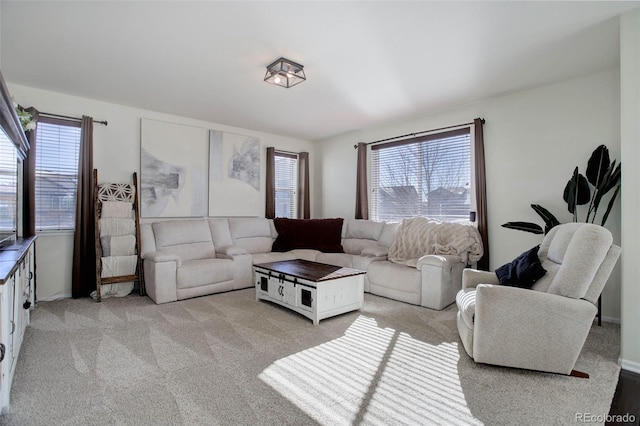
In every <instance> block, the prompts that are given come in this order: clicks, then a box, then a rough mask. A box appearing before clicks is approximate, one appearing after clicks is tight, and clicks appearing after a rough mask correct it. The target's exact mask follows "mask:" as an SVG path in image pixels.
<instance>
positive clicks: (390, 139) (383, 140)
mask: <svg viewBox="0 0 640 426" xmlns="http://www.w3.org/2000/svg"><path fill="white" fill-rule="evenodd" d="M481 121H482V124H484V122H485V120H484V118H482V119H481ZM471 124H473V121H472V122H471V123H462V124H456V125H455V126H446V127H440V128H438V129H431V130H423V131H421V132H415V133H407V134H406V135H402V136H394V137H392V138H386V139H380V140H377V141H373V142H367V143H365V145H367V146H369V145H373V144H376V143H381V142H388V141H393V140H396V139H403V138H406V137H409V136H413V137H416V136H418V135H422V134H424V133H431V132H437V131H439V130H447V129H453V128H455V127H461V126H470V125H471ZM357 148H358V144H355V145H354V146H353V149H357Z"/></svg>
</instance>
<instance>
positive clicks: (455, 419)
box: [259, 315, 482, 425]
mask: <svg viewBox="0 0 640 426" xmlns="http://www.w3.org/2000/svg"><path fill="white" fill-rule="evenodd" d="M458 360H459V354H458V344H457V343H453V342H444V343H441V344H439V345H431V344H428V343H425V342H422V341H419V340H416V339H413V338H412V337H411V336H410V335H409V334H407V333H401V332H398V331H396V330H394V329H392V328H380V327H378V324H377V323H376V321H375V320H374V319H372V318H367V317H365V316H362V315H360V316H359V317H358V318H357V319H356V320H355V321H354V323H353V324H352V325H351V326H350V327H349V329H347V331H346V332H345V334H344V336H342V337H339V338H337V339H334V340H331V341H329V342H327V343H323V344H321V345H319V346H315V347H313V348H310V349H306V350H304V351H301V352H298V353H296V354H293V355H290V356H288V357H286V358H281V359H279V360H277V361H276V362H274V363H273V364H271V365H270V366H269V367H267V368H266V369H265V370H263V371H262V372H261V373H260V375H259V377H260V379H261V380H263V381H264V382H265V383H267V384H268V385H269V386H271V387H272V388H273V389H275V390H276V391H278V392H279V393H280V394H281V395H282V396H284V397H285V398H287V399H288V400H289V401H291V402H292V403H293V404H295V405H296V406H297V407H298V408H300V409H301V410H303V411H304V412H305V413H306V414H308V415H309V416H310V417H312V418H313V419H314V420H316V421H317V422H319V423H320V424H325V425H351V424H359V423H361V422H364V423H365V424H373V425H386V424H390V423H393V424H418V423H420V424H441V425H445V424H452V425H457V424H460V425H474V424H475V425H480V424H482V422H480V421H478V420H477V419H475V418H474V417H473V416H472V414H471V412H470V411H469V408H468V407H467V404H466V401H465V397H464V394H463V392H462V387H461V384H460V379H459V377H458V369H457V363H458Z"/></svg>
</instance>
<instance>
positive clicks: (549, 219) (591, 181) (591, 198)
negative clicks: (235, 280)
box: [502, 145, 622, 234]
mask: <svg viewBox="0 0 640 426" xmlns="http://www.w3.org/2000/svg"><path fill="white" fill-rule="evenodd" d="M616 163H617V161H616V160H613V161H611V159H610V157H609V149H608V148H607V147H606V146H604V145H600V146H599V147H597V148H596V149H595V150H594V151H593V153H592V154H591V158H589V161H588V162H587V171H586V173H585V174H586V177H585V176H583V175H582V174H581V173H580V172H579V170H578V167H576V168H575V169H574V170H573V174H572V176H571V179H569V182H567V185H566V186H565V188H564V193H563V195H562V198H563V199H564V201H565V202H566V203H567V209H568V210H569V213H571V214H572V215H573V221H574V222H578V221H579V217H578V206H583V205H587V204H588V208H587V213H586V217H585V222H587V223H594V222H595V220H596V215H597V213H598V208H599V207H600V204H601V202H602V200H603V197H604V196H605V195H606V194H607V193H609V192H610V191H611V190H614V192H613V195H612V196H611V198H610V199H609V203H608V204H607V208H606V210H605V212H604V214H603V215H602V219H601V221H600V224H601V225H603V226H604V224H605V222H606V221H607V218H608V217H609V213H611V209H612V208H613V204H614V202H615V200H616V197H617V196H618V192H620V176H621V165H622V163H618V164H616ZM531 208H533V210H534V211H535V212H536V213H537V214H538V216H540V217H541V218H542V220H543V221H544V223H545V227H544V229H543V228H542V227H541V226H540V225H538V224H537V223H532V222H507V223H505V224H503V225H502V226H503V227H505V228H509V229H517V230H519V231H525V232H532V233H534V234H546V233H547V232H549V231H550V230H551V228H553V227H554V226H556V225H559V224H560V221H558V219H557V218H556V217H555V216H554V215H553V214H551V212H549V210H547V209H545V208H544V207H542V206H540V205H539V204H531Z"/></svg>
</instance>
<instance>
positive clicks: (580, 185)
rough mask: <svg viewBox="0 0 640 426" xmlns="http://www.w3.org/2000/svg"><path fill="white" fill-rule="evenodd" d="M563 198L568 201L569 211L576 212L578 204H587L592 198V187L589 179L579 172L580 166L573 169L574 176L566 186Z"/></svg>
mask: <svg viewBox="0 0 640 426" xmlns="http://www.w3.org/2000/svg"><path fill="white" fill-rule="evenodd" d="M562 198H563V199H564V201H565V202H566V203H567V208H568V209H569V213H572V214H573V213H575V211H576V206H582V205H584V204H587V203H588V202H589V201H590V200H591V189H589V182H588V181H587V179H586V178H585V177H584V176H582V175H581V174H580V173H578V168H577V167H576V168H575V169H574V170H573V176H571V179H569V182H567V186H565V187H564V193H563V194H562Z"/></svg>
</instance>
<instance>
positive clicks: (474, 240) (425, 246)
mask: <svg viewBox="0 0 640 426" xmlns="http://www.w3.org/2000/svg"><path fill="white" fill-rule="evenodd" d="M427 254H441V255H447V254H449V255H458V256H460V257H461V258H462V260H463V261H464V262H469V263H473V262H477V261H478V260H480V258H481V257H482V254H483V249H482V239H481V237H480V233H479V232H478V230H477V229H476V228H475V227H474V226H472V225H465V224H461V223H451V222H438V221H436V220H432V219H428V218H426V217H421V216H418V217H414V218H411V219H404V220H403V221H402V223H400V225H399V226H398V231H397V232H396V236H395V239H394V241H393V244H391V247H389V255H388V258H389V260H390V261H392V262H395V263H400V264H403V265H409V266H415V265H416V263H417V262H418V259H419V258H421V257H422V256H425V255H427Z"/></svg>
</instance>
